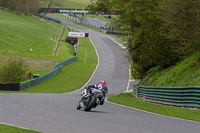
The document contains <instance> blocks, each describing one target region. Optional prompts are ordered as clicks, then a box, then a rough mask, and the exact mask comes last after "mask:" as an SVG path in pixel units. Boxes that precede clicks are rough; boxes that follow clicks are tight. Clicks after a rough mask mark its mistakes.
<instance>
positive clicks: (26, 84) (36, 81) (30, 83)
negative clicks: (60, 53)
mask: <svg viewBox="0 0 200 133" xmlns="http://www.w3.org/2000/svg"><path fill="white" fill-rule="evenodd" d="M74 61H77V57H76V56H74V57H72V58H70V59H67V60H65V61H63V62H60V63H58V64H56V65H55V67H54V69H53V70H52V71H51V72H49V73H47V74H45V75H43V76H41V77H38V78H36V79H32V80H29V81H26V82H24V83H20V90H24V89H26V88H28V87H31V86H34V85H36V84H39V83H41V82H43V81H45V80H47V79H49V78H51V77H53V76H55V75H56V74H58V73H59V72H61V67H62V66H65V65H67V64H69V63H71V62H74Z"/></svg>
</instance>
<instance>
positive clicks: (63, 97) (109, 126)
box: [0, 22, 200, 133]
mask: <svg viewBox="0 0 200 133" xmlns="http://www.w3.org/2000/svg"><path fill="white" fill-rule="evenodd" d="M66 24H67V25H70V26H71V27H73V28H76V29H78V30H80V31H83V32H88V33H89V34H90V37H91V39H92V41H93V43H94V45H95V47H96V49H97V52H98V55H99V66H98V68H97V70H96V72H95V73H94V75H93V78H92V79H91V80H90V81H89V83H88V84H93V83H96V82H97V81H99V80H101V79H105V80H107V82H108V87H109V95H115V94H117V93H119V92H122V91H124V90H126V88H127V83H128V80H129V76H128V75H129V70H128V66H129V65H128V64H127V63H126V59H125V58H124V55H125V54H126V53H125V51H123V50H122V49H121V48H120V47H119V46H118V45H116V44H115V43H114V42H112V41H111V40H110V39H109V38H108V37H107V36H106V35H103V34H101V33H98V32H96V31H92V30H88V29H86V28H83V27H80V26H76V25H73V24H70V23H68V22H67V23H66ZM80 93H81V90H79V91H75V92H71V93H66V94H14V93H13V94H5V93H4V94H3V93H1V94H0V112H1V113H0V121H1V122H4V123H8V124H12V125H15V126H19V127H24V128H29V129H33V130H38V131H42V132H45V133H80V132H81V133H94V132H95V133H102V132H104V133H130V132H131V133H198V132H199V131H200V123H198V122H190V121H185V120H179V119H174V118H169V117H165V116H159V115H153V114H148V113H144V112H142V111H137V110H134V109H129V108H124V107H121V106H116V105H113V104H110V103H105V104H104V105H103V106H98V107H97V108H95V109H93V110H92V111H91V112H84V111H77V110H76V105H77V102H78V101H79V99H80Z"/></svg>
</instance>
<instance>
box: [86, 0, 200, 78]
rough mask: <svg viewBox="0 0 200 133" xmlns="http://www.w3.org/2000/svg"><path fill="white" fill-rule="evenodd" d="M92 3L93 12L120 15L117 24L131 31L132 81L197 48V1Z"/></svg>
mask: <svg viewBox="0 0 200 133" xmlns="http://www.w3.org/2000/svg"><path fill="white" fill-rule="evenodd" d="M91 1H92V4H91V5H90V6H89V7H93V8H92V10H93V12H94V11H95V9H96V11H98V12H100V11H99V10H101V11H104V10H105V8H99V7H106V8H108V9H112V10H113V9H115V10H119V11H121V13H122V14H121V16H120V19H119V20H118V21H119V22H120V24H121V26H123V27H125V26H126V27H127V26H129V27H130V29H131V31H132V38H131V39H130V41H129V44H128V51H129V59H130V61H131V63H132V68H133V69H132V74H133V75H134V77H135V78H143V77H144V76H145V74H146V72H147V71H148V70H149V69H151V68H152V67H154V66H159V67H160V68H161V69H163V68H168V67H169V66H172V65H174V64H176V63H177V62H179V61H181V60H183V59H184V58H185V57H187V56H190V55H192V54H193V53H194V52H195V51H197V50H199V48H200V42H199V35H200V34H199V33H200V31H199V30H200V23H199V21H200V18H199V15H200V1H199V0H184V1H183V0H109V1H108V2H104V0H91ZM99 3H100V4H99ZM103 3H104V4H105V5H104V6H103V5H102V4H103ZM108 3H109V6H108Z"/></svg>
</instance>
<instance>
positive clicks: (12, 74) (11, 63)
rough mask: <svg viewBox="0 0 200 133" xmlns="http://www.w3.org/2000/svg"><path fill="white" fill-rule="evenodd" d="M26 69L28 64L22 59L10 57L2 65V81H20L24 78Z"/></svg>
mask: <svg viewBox="0 0 200 133" xmlns="http://www.w3.org/2000/svg"><path fill="white" fill-rule="evenodd" d="M27 71H29V66H28V64H27V63H26V62H25V61H24V60H21V59H20V60H15V59H13V58H10V59H8V61H7V62H6V64H5V65H4V66H3V68H2V70H1V73H0V77H1V80H2V82H10V83H13V82H20V81H22V80H25V74H26V72H27Z"/></svg>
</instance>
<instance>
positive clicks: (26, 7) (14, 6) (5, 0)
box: [0, 0, 40, 15]
mask: <svg viewBox="0 0 200 133" xmlns="http://www.w3.org/2000/svg"><path fill="white" fill-rule="evenodd" d="M39 2H40V0H1V1H0V7H3V8H7V9H9V10H11V11H12V12H15V13H17V14H19V15H21V14H25V15H28V14H35V13H37V12H38V9H39Z"/></svg>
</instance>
